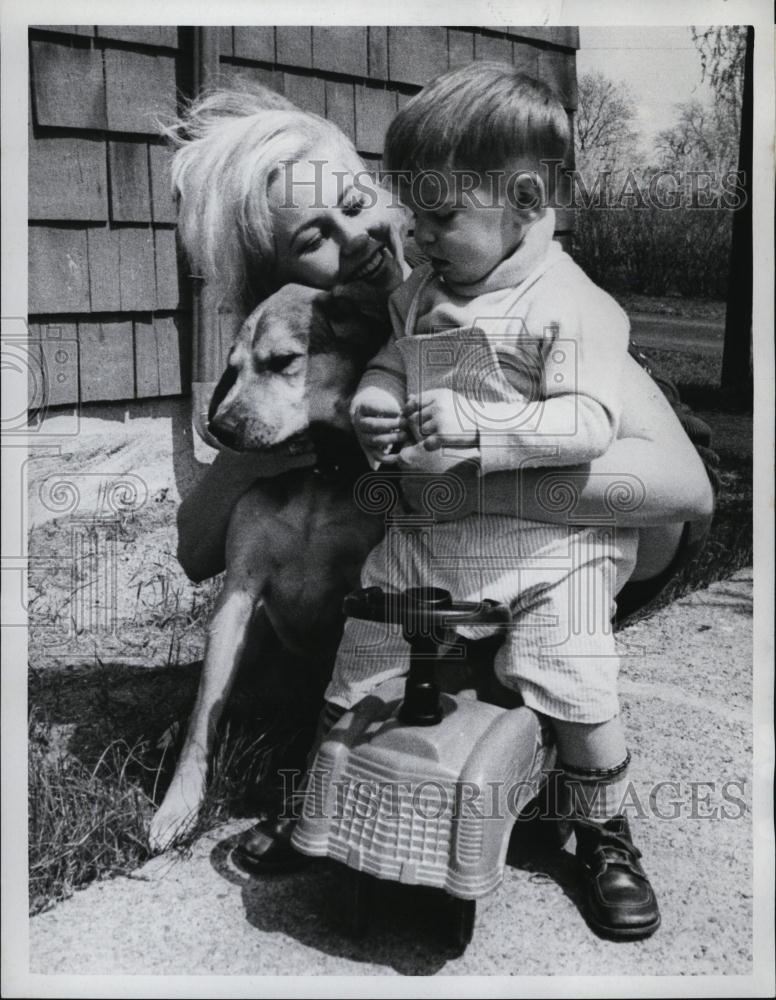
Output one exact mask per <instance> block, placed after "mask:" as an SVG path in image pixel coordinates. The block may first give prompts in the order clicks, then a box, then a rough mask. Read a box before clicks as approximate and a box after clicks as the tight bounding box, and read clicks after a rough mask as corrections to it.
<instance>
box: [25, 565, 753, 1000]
mask: <svg viewBox="0 0 776 1000" xmlns="http://www.w3.org/2000/svg"><path fill="white" fill-rule="evenodd" d="M619 638H620V640H621V645H622V652H623V653H624V655H625V659H624V661H623V669H622V675H621V698H622V705H623V712H624V715H625V721H626V726H627V731H628V734H629V742H630V746H631V750H632V752H633V760H634V763H633V766H632V771H631V777H632V781H633V800H632V801H633V806H634V808H633V809H632V810H629V811H630V813H631V822H632V827H633V829H634V839H635V841H636V843H637V844H638V846H639V847H640V848H641V849H642V851H643V854H644V865H645V868H646V870H647V871H648V873H649V874H650V876H651V878H652V881H653V884H654V886H655V889H656V892H657V894H658V898H659V900H660V903H661V908H662V914H663V925H662V927H661V929H660V930H659V931H658V932H657V934H656V935H655V936H654V937H653V938H651V939H650V940H647V941H644V942H639V943H628V944H622V943H612V942H608V941H604V940H602V939H600V938H598V937H596V936H595V935H594V934H593V933H592V932H591V931H590V929H589V928H588V927H587V925H586V923H585V921H584V919H583V917H582V916H581V913H580V910H579V890H578V885H577V881H576V878H575V872H574V865H573V860H572V858H571V856H570V855H569V854H568V853H565V852H551V851H541V850H538V849H534V850H533V851H526V852H524V854H523V856H522V857H521V860H518V861H516V862H514V863H513V864H511V865H510V866H509V867H508V868H507V873H506V878H505V881H504V884H503V885H502V886H501V887H500V888H499V889H498V890H497V891H496V892H494V893H493V894H492V895H490V896H489V897H487V898H485V899H484V900H481V901H480V902H479V904H478V917H477V925H476V927H475V931H474V938H473V940H472V943H471V944H470V946H469V948H468V950H467V951H466V953H465V954H464V955H463V956H461V957H456V956H455V955H454V954H453V953H452V951H451V949H450V947H449V946H448V945H447V944H446V942H445V940H444V937H443V934H442V932H441V921H440V912H441V911H440V902H441V900H440V899H439V898H437V897H436V896H435V895H434V894H430V895H429V894H425V893H422V892H418V891H417V890H406V889H398V887H396V886H391V885H385V886H382V887H381V893H380V896H379V897H378V898H379V900H380V904H381V905H380V906H379V907H378V908H377V909H378V912H376V913H375V916H374V925H373V928H372V931H371V933H370V935H369V936H368V937H366V938H365V939H364V940H359V941H353V940H351V939H349V938H348V937H347V936H346V935H345V934H344V933H343V931H342V924H341V911H342V895H343V893H342V884H343V883H342V878H341V872H340V871H338V870H337V868H336V866H335V865H333V864H331V863H329V862H318V863H315V864H314V865H312V866H311V867H310V868H308V869H306V870H305V871H303V872H300V873H297V874H294V875H287V876H275V877H274V878H267V879H265V880H258V879H252V878H249V877H247V876H246V875H243V874H242V873H240V872H239V871H238V870H236V869H235V868H234V867H233V866H232V864H231V862H230V860H229V847H230V846H231V844H232V843H233V841H234V838H235V836H236V835H238V834H239V832H240V831H241V830H242V829H243V828H244V827H245V826H246V825H248V821H245V820H243V821H240V822H238V823H232V824H230V825H227V826H225V827H222V828H220V829H218V830H216V831H214V832H212V833H211V834H210V835H208V836H206V837H204V838H203V839H202V840H200V841H199V842H198V843H197V844H196V845H195V847H194V849H193V850H192V852H191V853H190V855H189V856H187V857H185V858H182V857H180V856H178V855H170V856H163V857H161V858H156V859H154V860H153V861H151V862H149V863H148V864H147V865H145V866H144V867H143V868H142V869H140V870H139V871H138V872H137V873H135V875H134V876H132V877H129V878H117V879H114V880H112V881H106V882H102V883H98V884H94V885H92V886H90V887H89V888H87V889H85V890H84V891H82V892H78V893H76V894H75V896H74V897H72V898H71V899H69V900H67V901H66V902H64V903H61V904H60V905H58V906H56V907H55V908H53V909H52V910H50V911H49V912H46V913H43V914H41V915H39V916H37V917H35V918H33V919H32V920H31V921H30V972H33V973H43V974H46V975H57V976H61V975H72V974H107V975H110V976H114V977H115V976H122V975H127V974H129V975H138V974H150V975H155V974H166V975H170V974H173V975H174V974H180V975H209V976H212V975H226V976H254V977H255V976H270V975H283V976H293V975H313V976H321V975H323V976H331V975H344V976H389V977H391V976H392V977H396V976H404V975H411V976H417V975H422V976H433V975H438V974H442V975H445V976H466V975H478V976H528V975H542V976H547V975H552V976H566V975H569V976H601V975H604V976H671V975H682V976H701V977H704V976H712V975H714V976H717V975H721V976H726V977H738V976H744V977H747V976H750V975H751V974H752V971H753V965H752V956H753V938H752V909H753V891H754V890H753V870H752V817H751V791H752V691H751V679H752V670H751V664H752V576H751V571H749V570H745V571H742V572H739V573H738V574H736V576H735V577H734V578H733V579H731V580H729V581H723V582H721V583H717V584H713V585H712V586H711V587H710V588H708V589H707V590H703V591H698V592H696V593H695V594H692V595H689V596H688V597H685V598H683V599H681V600H679V601H677V602H676V603H675V604H673V605H672V606H670V607H668V608H665V609H663V610H662V611H660V612H658V613H657V614H655V615H654V616H653V617H652V618H650V619H649V620H646V621H643V622H640V623H638V624H636V625H634V626H632V627H631V628H629V629H627V630H625V631H623V632H622V633H621V634H620V636H619ZM660 782H670V783H671V784H670V785H662V786H661V785H659V783H660ZM650 796H652V799H651V800H650ZM661 817H662V818H661ZM117 981H118V980H117ZM237 982H238V981H237V980H235V984H237ZM696 982H699V981H696ZM740 982H741V981H739V980H734V979H732V978H731V979H730V980H729V983H730V994H729V995H739V996H745V995H753V994H752V993H751V992H746V986H745V985H744V986H741V985H740ZM736 983H739V985H738V986H736V985H735V984H736ZM122 988H123V987H122ZM199 988H200V987H197V989H198V990H199ZM515 988H516V989H519V988H520V987H519V986H516V987H515ZM690 988H692V989H693V990H694V989H695V987H692V986H691V987H690ZM698 988H699V989H702V987H698ZM127 989H130V987H129V986H127ZM257 989H258V987H257ZM316 989H317V987H316ZM509 989H511V987H510V988H509ZM583 989H584V988H583ZM751 989H752V984H751V983H749V990H750V991H751ZM726 991H727V990H726V988H725V989H723V993H720V994H719V995H723V994H724V992H726ZM167 995H172V994H167ZM254 995H255V994H254ZM363 995H367V994H366V993H364V994H363ZM762 995H764V994H762Z"/></svg>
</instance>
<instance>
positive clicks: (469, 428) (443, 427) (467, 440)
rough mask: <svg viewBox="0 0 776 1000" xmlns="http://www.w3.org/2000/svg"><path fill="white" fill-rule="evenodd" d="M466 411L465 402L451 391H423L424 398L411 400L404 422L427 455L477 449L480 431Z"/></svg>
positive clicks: (405, 410) (405, 412) (415, 397)
mask: <svg viewBox="0 0 776 1000" xmlns="http://www.w3.org/2000/svg"><path fill="white" fill-rule="evenodd" d="M462 402H463V405H462ZM466 410H467V405H466V401H465V400H462V397H461V396H460V395H459V394H458V393H456V392H453V390H452V389H431V390H428V391H426V390H424V392H423V396H422V398H418V397H417V396H410V397H409V398H408V400H407V403H406V405H405V407H404V418H405V419H406V421H407V424H408V425H409V427H410V430H411V431H412V433H413V435H414V437H415V439H416V440H417V441H422V442H423V447H424V448H425V449H426V451H437V450H438V449H440V448H476V447H477V444H478V434H477V428H476V426H475V425H474V422H473V421H472V420H471V419H470V418H468V417H467V413H466Z"/></svg>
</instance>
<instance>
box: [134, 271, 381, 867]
mask: <svg viewBox="0 0 776 1000" xmlns="http://www.w3.org/2000/svg"><path fill="white" fill-rule="evenodd" d="M389 332H390V326H389V322H388V317H387V310H386V308H385V298H384V294H383V297H382V298H381V297H380V293H379V292H378V291H376V290H374V289H372V288H371V287H370V286H369V285H367V284H362V283H359V282H353V283H350V284H349V285H346V286H342V287H339V288H335V289H333V290H332V291H328V292H326V291H319V290H316V289H312V288H308V287H306V286H303V285H296V284H290V285H286V286H284V287H283V288H282V289H281V290H280V291H278V292H276V293H275V294H274V295H272V296H270V297H269V298H267V299H265V300H264V301H263V302H262V303H261V305H259V306H258V308H257V309H255V310H254V312H253V313H251V315H250V316H249V317H248V318H247V320H246V321H245V323H244V324H243V326H242V328H241V329H240V332H239V333H238V335H237V338H236V340H235V343H234V345H233V348H232V350H231V353H230V356H229V360H228V366H227V369H226V371H225V373H224V375H223V377H222V378H221V380H220V382H219V383H218V386H217V387H216V389H215V391H214V393H213V397H212V400H211V404H210V411H209V431H210V433H211V434H213V436H214V437H215V438H217V439H218V440H219V441H220V442H221V443H222V444H223V445H225V446H226V447H228V448H230V449H233V450H237V451H259V452H263V453H266V454H273V453H277V452H283V451H291V452H293V451H298V450H301V449H304V448H310V447H312V448H313V449H314V450H315V453H316V456H317V462H316V465H315V466H314V467H310V468H299V469H294V470H293V471H290V472H287V473H284V474H281V475H278V476H276V477H274V478H271V479H262V480H258V481H256V482H255V483H254V484H253V486H251V487H250V489H249V490H248V492H247V493H245V494H244V495H243V496H242V498H241V499H240V500H239V501H238V503H237V504H236V506H235V507H234V510H233V512H232V515H231V518H230V520H229V528H228V533H227V539H226V577H225V582H224V586H223V589H222V591H221V593H220V595H219V597H218V599H217V602H216V606H215V609H214V611H213V614H212V617H211V619H210V622H209V624H208V631H207V643H206V650H205V660H204V665H203V670H202V676H201V679H200V684H199V690H198V693H197V698H196V701H195V704H194V709H193V712H192V715H191V719H190V721H189V726H188V731H187V734H186V738H185V741H184V745H183V749H182V751H181V755H180V758H179V760H178V763H177V767H176V770H175V774H174V776H173V779H172V782H171V784H170V787H169V789H168V791H167V793H166V795H165V798H164V800H163V802H162V805H161V806H160V808H159V810H158V812H157V813H156V815H155V816H154V818H153V820H152V822H151V826H150V830H149V844H150V846H151V848H152V850H155V851H161V850H164V849H165V848H166V847H168V846H170V845H171V844H172V843H173V841H175V840H177V839H179V838H180V837H181V836H183V835H184V834H186V833H188V832H189V831H190V830H191V829H192V828H193V827H194V825H195V823H196V819H197V815H198V812H199V808H200V806H201V803H202V800H203V798H204V792H205V783H206V777H207V768H208V763H209V759H210V756H211V753H212V749H213V743H214V736H215V730H216V726H217V724H218V721H219V719H220V716H221V713H222V710H223V707H224V704H225V701H226V699H227V697H228V694H229V691H230V689H231V686H232V682H233V680H234V678H235V675H236V673H237V670H238V667H239V665H240V662H241V660H242V659H243V657H244V654H245V653H246V650H250V653H251V656H252V659H253V660H255V661H256V662H257V663H258V665H259V669H261V650H260V649H259V650H256V649H251V643H252V642H253V641H254V637H255V633H254V632H252V630H251V623H252V621H254V613H255V611H256V609H257V607H258V606H259V605H261V606H262V608H263V610H264V612H265V614H266V617H267V619H268V620H269V622H270V624H271V626H272V629H274V632H275V634H276V635H277V637H278V639H279V640H280V642H281V644H282V646H283V647H284V648H285V649H287V650H289V651H290V652H291V653H292V654H294V655H295V656H297V657H300V658H302V659H303V660H308V661H310V662H312V663H315V664H317V665H318V669H319V670H320V669H322V670H324V671H325V670H326V669H328V670H330V669H331V665H332V663H333V660H334V655H335V653H336V650H337V646H338V644H339V640H340V637H341V632H342V625H343V616H342V601H343V597H344V596H345V594H346V593H347V592H348V591H350V590H352V589H353V588H354V587H356V586H358V582H359V575H360V570H361V566H362V564H363V562H364V560H365V559H366V556H367V554H368V553H369V551H370V550H371V549H372V548H374V546H375V545H376V544H377V543H378V542H379V540H380V538H381V537H382V534H383V531H384V524H383V522H382V520H381V519H380V518H378V517H376V516H375V514H374V513H370V512H369V511H367V510H364V509H362V508H361V507H359V505H358V504H357V503H356V500H355V498H354V489H353V487H354V483H355V482H356V480H357V479H358V477H359V476H360V475H361V474H362V473H365V472H367V471H368V466H367V463H366V459H365V458H364V456H363V454H362V452H361V450H360V448H359V447H358V444H357V442H356V440H355V436H354V434H353V432H352V428H351V424H350V416H349V405H350V401H351V398H352V396H353V393H354V391H355V389H356V386H357V384H358V381H359V378H360V376H361V373H362V372H363V370H364V367H365V365H366V363H367V361H368V360H369V359H370V358H371V357H372V356H373V355H374V354H376V353H377V351H378V350H379V348H380V347H381V346H382V344H383V343H384V342H385V340H386V339H387V337H388V335H389Z"/></svg>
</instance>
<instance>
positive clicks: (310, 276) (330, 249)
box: [269, 147, 403, 291]
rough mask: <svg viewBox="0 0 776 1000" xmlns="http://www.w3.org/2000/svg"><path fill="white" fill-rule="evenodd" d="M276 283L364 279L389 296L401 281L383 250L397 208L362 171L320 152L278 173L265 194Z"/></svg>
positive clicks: (336, 154)
mask: <svg viewBox="0 0 776 1000" xmlns="http://www.w3.org/2000/svg"><path fill="white" fill-rule="evenodd" d="M269 200H270V206H271V211H272V225H273V234H274V238H275V258H276V284H277V286H278V287H280V286H282V285H284V284H287V283H288V282H297V283H298V284H302V285H309V286H312V287H313V288H322V289H330V288H333V287H334V286H335V285H338V284H346V283H348V282H350V281H356V280H358V281H367V282H369V284H371V285H374V286H376V287H385V288H386V291H390V290H392V289H393V288H395V287H397V285H398V284H399V283H400V282H401V280H402V277H403V276H402V273H401V268H400V267H399V265H398V264H397V262H396V260H395V258H394V256H393V255H392V253H391V252H390V250H389V248H388V244H389V240H390V232H391V222H392V220H393V219H396V221H398V219H397V217H396V211H397V210H396V209H395V208H391V207H389V195H388V192H386V191H385V190H383V189H382V188H380V187H378V186H377V184H375V182H374V181H373V180H372V179H371V178H370V177H369V175H368V174H367V172H366V171H365V170H361V171H357V172H356V171H354V169H353V164H352V163H348V164H346V163H344V162H343V154H342V152H341V151H340V150H331V149H328V148H325V147H320V148H318V149H316V150H313V151H312V152H311V153H310V154H309V155H308V156H307V157H305V158H304V159H301V160H298V161H294V162H293V163H289V164H287V165H286V166H285V167H284V168H282V170H281V172H280V174H279V176H278V177H277V178H276V179H275V181H274V182H273V183H272V185H271V186H270V189H269Z"/></svg>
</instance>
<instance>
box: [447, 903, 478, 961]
mask: <svg viewBox="0 0 776 1000" xmlns="http://www.w3.org/2000/svg"><path fill="white" fill-rule="evenodd" d="M476 919H477V900H476V899H456V898H453V899H452V900H451V901H450V939H451V942H452V944H453V945H454V946H455V948H456V950H457V952H458V954H463V952H464V951H466V948H467V946H468V944H469V942H470V941H471V939H472V934H474V921H475V920H476Z"/></svg>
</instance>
